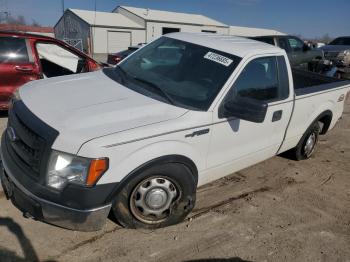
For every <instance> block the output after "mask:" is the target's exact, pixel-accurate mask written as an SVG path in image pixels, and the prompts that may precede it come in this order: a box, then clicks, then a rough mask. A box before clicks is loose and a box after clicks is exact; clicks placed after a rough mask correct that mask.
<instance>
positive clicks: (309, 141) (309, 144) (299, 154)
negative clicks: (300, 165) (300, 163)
mask: <svg viewBox="0 0 350 262" xmlns="http://www.w3.org/2000/svg"><path fill="white" fill-rule="evenodd" d="M319 134H320V125H319V123H318V122H315V123H314V124H312V126H311V127H309V129H308V130H307V131H306V132H305V134H304V135H303V137H302V138H301V139H300V141H299V143H298V145H297V146H296V147H295V149H294V153H295V158H296V160H304V159H308V158H310V157H311V156H312V155H313V154H314V152H315V149H316V145H317V142H318V137H319Z"/></svg>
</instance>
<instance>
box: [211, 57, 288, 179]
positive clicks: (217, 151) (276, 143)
mask: <svg viewBox="0 0 350 262" xmlns="http://www.w3.org/2000/svg"><path fill="white" fill-rule="evenodd" d="M288 68H289V67H287V64H286V60H285V58H284V56H268V57H260V58H255V59H252V60H251V61H250V62H248V63H246V66H245V67H244V69H243V70H242V72H241V73H240V75H239V76H238V78H237V80H236V81H235V82H234V84H233V86H232V87H231V89H230V90H229V91H228V92H227V94H226V96H225V98H224V99H223V100H222V101H225V99H226V97H228V96H235V97H236V98H238V99H239V98H240V97H247V98H251V99H255V100H260V101H264V102H266V103H268V109H267V114H266V117H265V120H264V121H263V123H253V122H249V121H246V120H242V119H237V118H224V119H220V117H219V114H218V113H215V110H214V125H213V126H212V128H211V141H210V146H209V153H208V158H207V167H208V169H209V170H210V169H217V172H215V173H216V174H217V177H215V179H216V178H218V177H220V176H223V175H226V174H229V173H231V172H234V171H237V170H240V169H242V168H245V167H247V166H249V165H251V164H254V163H257V162H259V161H262V160H265V159H267V158H269V157H272V156H274V155H275V154H276V153H277V151H278V149H279V147H280V145H281V143H282V141H283V138H284V134H285V131H286V128H287V125H288V122H289V119H290V116H291V113H292V108H293V95H292V94H291V93H292V92H290V87H289V78H288ZM222 105H223V102H221V105H220V106H222ZM220 106H219V107H218V109H217V110H218V112H219V110H220ZM210 180H211V179H210Z"/></svg>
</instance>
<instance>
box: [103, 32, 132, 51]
mask: <svg viewBox="0 0 350 262" xmlns="http://www.w3.org/2000/svg"><path fill="white" fill-rule="evenodd" d="M130 45H131V33H130V32H113V31H108V35H107V48H108V53H115V52H119V51H122V50H125V49H128V47H129V46H130Z"/></svg>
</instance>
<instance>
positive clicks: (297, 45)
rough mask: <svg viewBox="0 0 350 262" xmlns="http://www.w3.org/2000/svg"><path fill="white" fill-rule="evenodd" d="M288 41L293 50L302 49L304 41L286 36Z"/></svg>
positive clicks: (298, 50)
mask: <svg viewBox="0 0 350 262" xmlns="http://www.w3.org/2000/svg"><path fill="white" fill-rule="evenodd" d="M288 43H289V46H290V48H291V50H292V51H293V52H301V51H303V47H304V43H303V42H302V41H301V40H299V39H297V38H288Z"/></svg>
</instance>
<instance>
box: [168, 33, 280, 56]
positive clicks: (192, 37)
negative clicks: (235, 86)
mask: <svg viewBox="0 0 350 262" xmlns="http://www.w3.org/2000/svg"><path fill="white" fill-rule="evenodd" d="M166 36H167V37H171V38H174V39H178V40H182V41H186V42H190V43H194V44H197V45H201V46H206V47H209V48H212V49H216V50H219V51H222V52H226V53H229V54H234V55H236V56H239V57H244V56H247V55H254V54H269V53H274V54H275V53H279V54H284V53H285V51H284V50H283V49H281V48H279V47H276V46H273V45H270V44H266V43H263V42H260V41H256V40H253V39H248V38H244V37H238V36H232V35H221V34H213V33H171V34H167V35H166Z"/></svg>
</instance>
